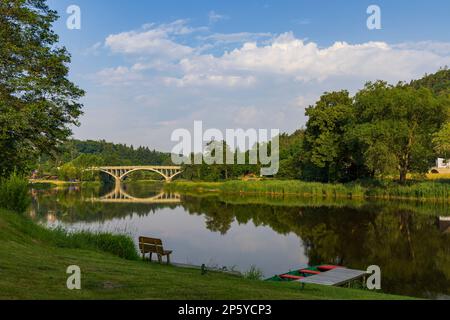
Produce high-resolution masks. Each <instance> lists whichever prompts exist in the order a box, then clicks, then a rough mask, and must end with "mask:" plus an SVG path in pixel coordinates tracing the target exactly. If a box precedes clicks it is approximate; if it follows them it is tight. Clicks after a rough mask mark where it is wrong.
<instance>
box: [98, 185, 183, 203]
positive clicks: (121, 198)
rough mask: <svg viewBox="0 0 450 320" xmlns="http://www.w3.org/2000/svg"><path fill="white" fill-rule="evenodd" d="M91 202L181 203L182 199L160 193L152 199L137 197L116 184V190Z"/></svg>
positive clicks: (175, 194) (151, 197) (175, 195)
mask: <svg viewBox="0 0 450 320" xmlns="http://www.w3.org/2000/svg"><path fill="white" fill-rule="evenodd" d="M90 201H94V202H104V203H147V204H150V203H160V204H161V203H165V204H167V203H180V202H181V197H180V195H179V194H178V193H173V192H164V191H160V192H159V193H158V194H156V195H152V196H150V197H144V198H140V197H136V196H132V195H130V194H129V193H128V192H126V191H125V189H124V185H123V184H122V183H120V182H116V183H115V186H114V189H113V190H112V191H111V192H109V193H107V194H105V195H103V196H100V197H93V198H91V199H90Z"/></svg>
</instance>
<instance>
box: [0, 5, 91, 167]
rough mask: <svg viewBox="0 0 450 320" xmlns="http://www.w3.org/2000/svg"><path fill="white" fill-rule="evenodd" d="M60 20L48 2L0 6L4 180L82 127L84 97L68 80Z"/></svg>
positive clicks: (0, 155)
mask: <svg viewBox="0 0 450 320" xmlns="http://www.w3.org/2000/svg"><path fill="white" fill-rule="evenodd" d="M57 18H58V16H57V14H56V12H55V11H53V10H50V9H49V7H48V6H47V5H46V3H45V1H44V0H1V1H0V43H1V45H0V150H1V152H0V170H1V172H0V175H3V176H6V175H9V174H10V173H11V172H12V171H13V170H14V167H15V168H16V169H17V170H19V171H25V170H26V167H27V165H28V164H30V161H31V160H33V159H36V157H37V156H38V155H40V154H42V153H47V154H50V153H52V152H53V151H55V150H56V149H57V147H58V145H59V144H60V143H61V142H62V141H64V140H65V139H66V138H67V137H68V136H69V135H70V134H71V130H70V128H69V127H70V125H77V124H78V121H77V119H78V117H79V116H80V115H81V107H82V105H81V104H80V103H79V102H78V101H79V99H80V98H81V97H82V96H83V95H84V92H83V91H82V90H81V89H79V88H78V87H77V86H75V85H74V84H73V83H72V82H70V81H69V80H68V77H67V75H68V71H69V69H68V64H69V63H70V56H69V54H68V52H67V50H66V49H65V48H64V47H59V46H58V36H57V35H56V34H55V33H54V32H53V31H52V29H51V27H52V24H53V22H55V21H56V19H57Z"/></svg>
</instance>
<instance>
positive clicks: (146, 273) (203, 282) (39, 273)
mask: <svg viewBox="0 0 450 320" xmlns="http://www.w3.org/2000/svg"><path fill="white" fill-rule="evenodd" d="M0 226H1V227H2V232H1V233H0V240H1V241H0V269H1V270H2V274H3V276H2V277H0V287H1V288H2V290H1V291H0V299H176V300H177V299H180V300H184V299H188V300H189V299H405V297H401V296H394V295H387V294H382V293H376V292H371V291H367V290H355V289H347V288H335V287H325V286H314V285H311V286H310V285H308V286H307V287H306V288H305V289H303V290H301V289H300V287H299V285H298V284H295V283H294V284H293V283H276V282H264V281H255V280H250V279H245V278H242V277H236V276H233V275H229V274H223V273H215V272H208V273H207V274H206V275H201V272H200V270H196V269H186V268H177V267H172V266H164V265H159V264H156V263H152V264H150V263H148V262H143V261H140V260H134V259H133V260H126V259H122V258H120V257H118V256H117V255H114V254H112V253H115V252H112V253H108V252H104V249H105V248H103V247H95V248H94V247H92V246H89V247H86V246H85V243H84V242H81V243H80V242H76V243H75V245H70V243H71V242H70V241H69V242H66V241H63V242H61V241H59V239H60V238H59V237H60V236H61V235H60V234H58V232H57V231H56V235H55V234H54V233H55V231H51V230H47V229H44V228H43V227H40V226H38V225H36V224H34V223H32V222H31V221H28V220H27V218H25V217H23V216H20V215H18V214H17V213H13V212H9V211H5V210H1V209H0ZM129 241H131V239H130V240H129ZM68 243H69V244H68ZM72 243H73V242H72ZM106 251H108V250H106ZM74 264H75V265H78V266H80V268H81V272H82V290H74V291H71V290H68V289H67V288H66V280H67V276H68V275H67V274H66V269H67V267H68V266H69V265H74ZM30 288H32V289H30Z"/></svg>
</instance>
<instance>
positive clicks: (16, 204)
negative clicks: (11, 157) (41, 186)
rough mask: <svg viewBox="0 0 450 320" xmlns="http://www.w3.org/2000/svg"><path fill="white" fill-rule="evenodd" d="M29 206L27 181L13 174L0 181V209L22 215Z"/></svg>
mask: <svg viewBox="0 0 450 320" xmlns="http://www.w3.org/2000/svg"><path fill="white" fill-rule="evenodd" d="M29 205H30V196H29V194H28V181H27V180H26V179H25V178H24V177H23V176H20V175H18V174H16V173H13V174H12V175H11V176H10V177H9V178H6V179H2V180H0V207H2V208H5V209H8V210H12V211H15V212H18V213H23V212H25V211H26V210H27V209H28V207H29Z"/></svg>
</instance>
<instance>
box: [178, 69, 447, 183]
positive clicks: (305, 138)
mask: <svg viewBox="0 0 450 320" xmlns="http://www.w3.org/2000/svg"><path fill="white" fill-rule="evenodd" d="M449 92H450V70H448V69H447V68H444V69H441V70H439V71H438V72H437V73H435V74H432V75H426V76H425V77H424V78H422V79H420V80H415V81H412V82H411V83H403V82H400V83H398V84H397V85H391V84H388V83H387V82H384V81H376V82H368V83H367V84H366V85H365V86H364V88H363V89H362V90H360V91H358V92H357V93H356V94H355V95H354V96H351V95H350V93H349V92H348V91H347V90H341V91H335V92H326V93H324V94H323V95H322V96H321V97H320V98H319V100H318V101H317V102H316V103H315V104H314V105H311V106H309V107H308V108H307V109H306V115H307V116H308V121H307V123H306V126H305V128H302V129H299V130H297V131H296V132H294V133H293V134H290V135H289V134H282V135H281V136H280V137H279V139H280V151H279V153H280V154H279V156H280V157H279V158H280V169H279V172H278V174H277V175H276V178H289V179H302V180H307V181H321V182H348V181H355V180H362V179H380V178H385V177H388V176H389V177H391V176H396V177H397V178H398V180H399V181H400V182H401V183H405V181H406V179H407V175H408V174H417V175H423V174H425V173H427V172H428V171H429V169H430V168H431V167H432V166H433V164H434V163H435V160H436V158H437V157H444V158H448V157H449V156H450V93H449ZM259 168H260V166H259V165H253V166H237V165H226V164H224V165H214V166H207V165H205V164H203V165H197V166H196V165H189V166H186V170H185V171H186V172H187V173H186V174H185V177H186V178H189V179H201V180H218V179H226V178H237V177H239V176H242V175H243V174H244V175H245V174H247V175H248V174H253V175H258V174H259Z"/></svg>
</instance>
